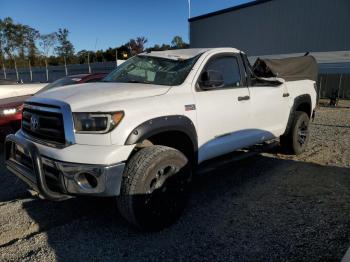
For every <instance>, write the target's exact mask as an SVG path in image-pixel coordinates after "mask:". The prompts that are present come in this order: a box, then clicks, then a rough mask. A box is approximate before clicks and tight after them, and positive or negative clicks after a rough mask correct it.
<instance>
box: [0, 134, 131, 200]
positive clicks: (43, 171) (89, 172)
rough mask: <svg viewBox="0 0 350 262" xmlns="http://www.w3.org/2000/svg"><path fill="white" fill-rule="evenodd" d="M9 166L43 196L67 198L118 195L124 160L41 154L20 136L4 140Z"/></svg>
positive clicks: (52, 198) (11, 170)
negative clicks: (107, 162) (90, 161)
mask: <svg viewBox="0 0 350 262" xmlns="http://www.w3.org/2000/svg"><path fill="white" fill-rule="evenodd" d="M5 160H6V167H7V169H8V170H9V171H10V172H11V173H13V174H15V175H16V176H18V177H19V178H20V179H22V180H23V181H24V182H26V183H27V184H28V185H29V186H30V187H32V188H33V189H34V190H36V191H37V192H38V193H39V194H41V195H42V196H43V197H44V198H46V199H49V200H56V201H57V200H64V199H67V198H70V197H72V196H74V195H90V196H117V195H119V192H120V185H121V181H122V176H123V171H124V166H125V164H124V163H119V164H116V165H111V166H101V165H87V164H77V163H68V162H61V161H57V160H54V159H49V158H46V157H44V156H41V155H40V152H39V150H38V148H37V147H36V145H35V144H34V143H33V142H31V141H29V140H27V139H25V138H23V137H20V136H16V135H8V136H7V137H6V141H5Z"/></svg>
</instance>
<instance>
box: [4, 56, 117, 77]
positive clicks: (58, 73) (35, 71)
mask: <svg viewBox="0 0 350 262" xmlns="http://www.w3.org/2000/svg"><path fill="white" fill-rule="evenodd" d="M123 62H124V61H123V60H118V65H120V64H121V63H123ZM115 68H116V63H115V61H114V62H100V63H91V64H90V68H89V65H88V64H71V65H67V75H76V74H87V73H89V71H91V73H109V72H111V71H112V70H114V69H115ZM64 76H66V69H65V66H64V65H59V66H49V67H48V77H49V81H47V79H46V68H45V67H32V68H31V70H30V69H29V68H19V69H18V77H19V79H18V80H19V81H22V82H23V83H30V82H53V81H55V80H57V79H59V78H62V77H64ZM0 78H5V73H4V72H3V74H0ZM6 79H14V80H16V79H17V75H16V71H15V70H14V69H6Z"/></svg>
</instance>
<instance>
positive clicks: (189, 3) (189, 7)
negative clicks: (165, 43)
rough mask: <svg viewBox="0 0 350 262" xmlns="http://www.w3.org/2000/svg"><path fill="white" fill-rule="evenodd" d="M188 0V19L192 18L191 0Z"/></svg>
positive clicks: (189, 27)
mask: <svg viewBox="0 0 350 262" xmlns="http://www.w3.org/2000/svg"><path fill="white" fill-rule="evenodd" d="M187 2H188V19H190V18H191V0H187ZM190 29H191V26H190V21H188V42H190Z"/></svg>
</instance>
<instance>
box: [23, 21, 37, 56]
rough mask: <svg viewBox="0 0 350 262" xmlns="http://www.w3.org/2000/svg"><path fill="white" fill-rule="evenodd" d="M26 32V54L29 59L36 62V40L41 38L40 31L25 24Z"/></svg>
mask: <svg viewBox="0 0 350 262" xmlns="http://www.w3.org/2000/svg"><path fill="white" fill-rule="evenodd" d="M24 33H25V37H24V39H25V48H26V54H27V56H28V58H29V60H30V61H32V62H33V63H35V58H36V55H37V53H38V49H37V47H36V45H35V42H36V41H37V40H38V39H39V38H40V34H39V31H38V30H36V29H34V28H32V27H30V26H24Z"/></svg>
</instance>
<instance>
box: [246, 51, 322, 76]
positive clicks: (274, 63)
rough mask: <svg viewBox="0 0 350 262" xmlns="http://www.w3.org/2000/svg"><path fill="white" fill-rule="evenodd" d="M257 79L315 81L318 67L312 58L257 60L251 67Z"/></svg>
mask: <svg viewBox="0 0 350 262" xmlns="http://www.w3.org/2000/svg"><path fill="white" fill-rule="evenodd" d="M253 71H254V73H255V75H256V76H258V77H280V78H283V79H284V80H286V81H295V80H304V79H310V80H314V81H316V80H317V75H318V66H317V62H316V59H315V58H314V57H313V56H301V57H289V58H283V59H261V58H258V59H257V60H256V62H255V64H254V66H253Z"/></svg>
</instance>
